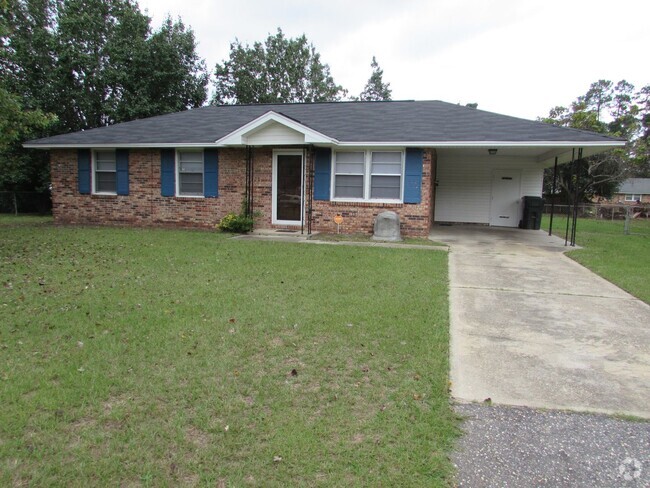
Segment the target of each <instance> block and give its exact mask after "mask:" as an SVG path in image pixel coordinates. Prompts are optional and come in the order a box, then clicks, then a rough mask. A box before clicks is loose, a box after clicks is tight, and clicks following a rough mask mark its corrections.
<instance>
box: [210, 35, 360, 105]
mask: <svg viewBox="0 0 650 488" xmlns="http://www.w3.org/2000/svg"><path fill="white" fill-rule="evenodd" d="M214 88H215V93H214V96H213V98H212V101H211V103H213V104H232V103H295V102H326V101H337V100H341V99H342V98H343V97H344V96H345V95H346V93H347V92H346V91H345V90H344V89H343V88H342V87H341V86H339V85H337V84H336V83H334V79H333V78H332V75H331V74H330V68H329V66H328V65H327V64H323V63H322V62H321V59H320V54H318V52H316V48H315V47H314V45H313V44H311V43H309V42H308V41H307V38H306V37H305V35H304V34H303V35H302V36H300V37H297V38H295V39H293V38H287V37H285V35H284V33H283V32H282V29H280V28H278V32H277V33H276V34H275V35H270V34H269V36H268V37H267V38H266V41H264V44H262V43H261V42H255V43H253V45H252V46H249V45H248V44H246V45H244V44H242V43H241V42H240V41H239V40H237V39H236V40H235V42H233V43H231V44H230V55H229V58H228V59H227V60H224V61H223V63H221V64H220V63H217V65H216V67H215V82H214Z"/></svg>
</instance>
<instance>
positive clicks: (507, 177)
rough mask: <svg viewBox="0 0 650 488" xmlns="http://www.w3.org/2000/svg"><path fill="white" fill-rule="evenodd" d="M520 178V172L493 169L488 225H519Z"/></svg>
mask: <svg viewBox="0 0 650 488" xmlns="http://www.w3.org/2000/svg"><path fill="white" fill-rule="evenodd" d="M520 179H521V172H519V171H516V170H495V171H494V173H493V174H492V202H491V204H490V225H494V226H498V227H517V226H519V208H520V202H521V196H520Z"/></svg>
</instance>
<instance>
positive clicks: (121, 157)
mask: <svg viewBox="0 0 650 488" xmlns="http://www.w3.org/2000/svg"><path fill="white" fill-rule="evenodd" d="M115 169H116V173H117V175H116V178H117V194H118V195H128V194H129V150H128V149H118V150H117V151H115Z"/></svg>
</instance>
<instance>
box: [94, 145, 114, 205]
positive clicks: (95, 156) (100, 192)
mask: <svg viewBox="0 0 650 488" xmlns="http://www.w3.org/2000/svg"><path fill="white" fill-rule="evenodd" d="M97 151H113V157H114V159H115V191H97ZM90 159H91V161H92V165H91V166H92V174H91V175H90V179H91V185H90V188H91V193H92V194H93V195H117V151H115V149H111V148H107V149H104V148H102V149H92V150H91V151H90ZM100 173H109V171H100Z"/></svg>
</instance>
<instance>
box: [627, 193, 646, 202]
mask: <svg viewBox="0 0 650 488" xmlns="http://www.w3.org/2000/svg"><path fill="white" fill-rule="evenodd" d="M642 196H643V195H632V194H631V193H627V194H626V195H625V201H626V202H638V201H640V200H641V197H642Z"/></svg>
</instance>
